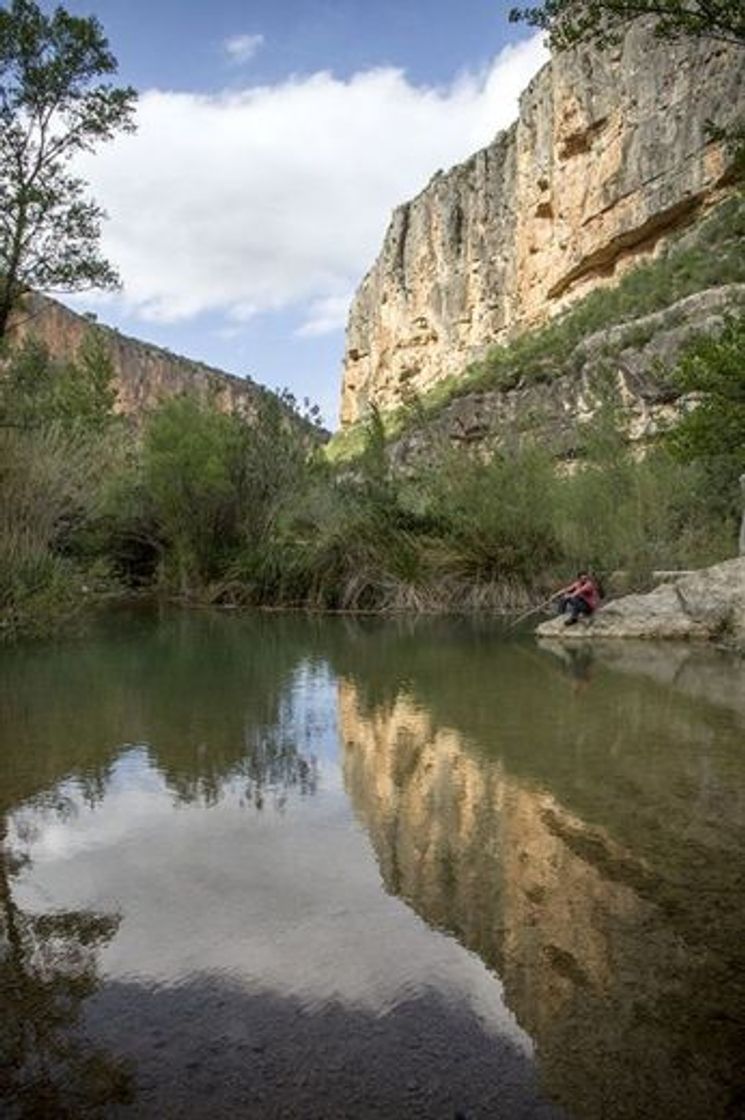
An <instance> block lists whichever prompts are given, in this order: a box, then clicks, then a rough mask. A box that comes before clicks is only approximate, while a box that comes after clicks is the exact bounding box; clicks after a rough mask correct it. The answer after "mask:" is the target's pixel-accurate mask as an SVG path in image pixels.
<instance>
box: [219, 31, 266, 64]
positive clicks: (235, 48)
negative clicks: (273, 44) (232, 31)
mask: <svg viewBox="0 0 745 1120" xmlns="http://www.w3.org/2000/svg"><path fill="white" fill-rule="evenodd" d="M263 45H264V36H263V35H233V36H232V37H231V38H230V39H226V40H225V42H224V43H223V49H224V50H225V53H226V54H227V56H228V58H229V59H230V61H231V62H234V63H236V64H237V65H241V64H242V63H244V62H249V61H250V60H251V59H252V58H253V56H254V55H255V54H256V52H257V51H258V50H259V48H260V47H263Z"/></svg>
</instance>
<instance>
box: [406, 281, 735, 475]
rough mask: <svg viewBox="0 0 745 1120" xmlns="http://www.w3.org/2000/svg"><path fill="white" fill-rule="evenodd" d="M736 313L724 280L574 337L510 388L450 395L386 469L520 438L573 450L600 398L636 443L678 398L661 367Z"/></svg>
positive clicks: (665, 418)
mask: <svg viewBox="0 0 745 1120" xmlns="http://www.w3.org/2000/svg"><path fill="white" fill-rule="evenodd" d="M744 310H745V284H729V285H724V286H722V287H721V288H710V289H708V290H707V291H704V292H697V293H696V294H695V295H691V296H687V297H686V298H685V299H682V300H678V301H677V302H676V303H674V304H672V305H671V306H670V307H668V308H666V309H665V310H664V311H657V312H655V313H654V314H651V315H645V316H642V317H641V318H639V319H634V320H631V321H630V322H627V323H623V324H620V325H618V326H614V327H610V328H608V329H607V330H603V331H598V332H597V333H595V334H592V335H590V336H589V337H587V338H585V339H583V341H582V342H581V343H580V344H579V345H578V346H577V347H576V349H575V350H574V351H573V353H572V354H571V355H570V356H569V358H568V360H567V361H566V362H565V363H563V365H562V366H561V367H560V368H559V369H558V370H557V369H555V368H554V367H553V366H552V365H551V364H550V363H549V364H548V365H547V366H546V370H545V373H544V374H543V375H542V376H541V377H540V378H536V377H534V378H532V379H528V378H525V379H522V380H519V381H518V383H517V384H516V385H515V386H514V387H513V388H511V389H491V390H481V391H477V392H471V393H465V394H463V395H462V396H456V397H454V398H453V399H452V400H451V401H450V402H449V403H448V404H446V405H445V406H444V407H443V408H442V409H440V410H439V411H438V412H437V413H436V414H435V415H434V416H433V417H431V418H430V419H429V420H428V422H427V424H426V426H414V427H412V428H410V429H409V430H408V431H405V432H404V433H403V435H401V436H399V437H398V438H396V439H395V440H393V441H392V443H391V445H390V451H389V454H390V456H391V460H392V462H393V463H394V465H395V466H397V467H399V468H404V469H405V468H407V467H409V466H411V465H413V464H415V463H416V462H417V461H421V460H425V459H427V458H428V457H431V456H433V455H436V454H437V453H438V452H439V451H441V450H442V449H443V447H461V448H462V447H469V446H471V445H476V446H477V447H478V448H479V450H480V451H487V452H494V451H498V450H500V449H502V448H504V447H505V446H508V445H510V444H512V445H514V444H515V442H516V441H518V442H519V441H520V440H521V439H522V438H523V437H526V436H527V437H530V438H531V439H535V438H536V437H537V438H539V439H540V441H541V443H542V445H543V446H544V447H550V448H551V450H552V452H553V453H554V454H555V455H557V456H558V457H559V458H565V459H574V458H578V457H580V456H581V454H582V438H583V437H582V429H583V425H584V424H586V423H588V422H589V421H591V420H592V419H593V417H594V416H596V414H597V412H598V410H599V409H600V408H601V407H602V405H603V403H604V402H606V401H607V400H608V399H609V397H611V398H612V399H613V400H615V401H616V402H617V404H618V405H619V406H620V414H621V415H622V416H623V422H624V424H625V427H626V431H625V434H626V437H627V438H628V439H629V440H630V441H631V442H632V443H636V444H640V445H642V444H644V442H645V441H648V440H652V439H653V438H654V437H655V436H656V435H658V434H659V433H660V432H661V431H663V430H664V429H665V428H666V427H669V426H670V425H671V424H672V423H673V422H674V421H675V419H676V418H677V417H678V416H679V414H680V410H681V408H684V407H685V406H686V401H685V400H681V399H680V398H679V396H678V394H677V393H676V392H675V391H674V390H673V389H672V388H671V385H670V384H669V382H668V381H667V380H666V374H665V369H666V368H667V367H669V366H670V365H671V364H672V363H673V362H674V359H675V358H676V357H677V356H678V354H679V353H680V352H681V350H682V349H683V348H684V347H685V346H686V344H687V343H688V342H690V340H691V338H692V337H693V336H694V335H696V334H699V333H706V334H714V333H716V332H717V331H718V330H719V329H720V328H721V327H722V325H723V323H724V321H725V317H726V315H727V314H730V313H735V312H738V311H739V312H742V311H744Z"/></svg>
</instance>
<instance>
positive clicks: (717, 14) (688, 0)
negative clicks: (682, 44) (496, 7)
mask: <svg viewBox="0 0 745 1120" xmlns="http://www.w3.org/2000/svg"><path fill="white" fill-rule="evenodd" d="M641 16H649V17H651V18H652V19H654V21H655V33H656V35H657V36H658V37H659V38H660V39H668V40H671V39H680V38H682V37H690V38H694V39H714V40H716V41H717V42H723V43H733V44H735V45H737V46H745V14H743V8H742V4H741V2H740V0H580V2H579V3H578V2H577V0H544V2H543V3H542V4H540V5H539V6H536V7H530V8H513V9H512V11H511V12H510V20H511V21H513V22H517V21H520V20H524V21H525V22H527V23H529V24H530V25H531V26H533V27H539V28H541V29H542V30H544V31H548V32H549V36H550V40H551V46H552V47H554V48H555V49H557V50H563V49H565V48H567V47H572V46H574V45H575V43H583V42H588V41H596V42H599V43H607V42H615V40H616V38H617V36H618V35H619V33H621V32H622V31H623V30H624V29H625V28H626V27H627V25H628V24H629V23H631V22H632V21H633V20H636V19H639V18H640V17H641Z"/></svg>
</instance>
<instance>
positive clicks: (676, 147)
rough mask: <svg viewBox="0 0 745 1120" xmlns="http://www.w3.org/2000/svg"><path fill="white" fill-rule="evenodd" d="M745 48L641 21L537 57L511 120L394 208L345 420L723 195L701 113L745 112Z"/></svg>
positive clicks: (425, 378) (357, 341) (346, 393)
mask: <svg viewBox="0 0 745 1120" xmlns="http://www.w3.org/2000/svg"><path fill="white" fill-rule="evenodd" d="M742 53H743V52H741V51H740V52H739V53H738V52H737V51H736V50H735V49H734V48H732V49H730V48H727V47H725V46H723V45H721V44H714V43H705V42H699V43H692V42H685V43H679V44H670V43H664V42H660V41H658V40H656V39H655V38H654V37H653V36H652V35H651V33H650V29H649V27H648V26H647V25H645V24H644V23H640V24H638V25H637V26H635V27H634V28H633V29H632V30H631V31H630V33H629V34H628V36H627V37H626V39H625V41H624V42H623V44H622V45H619V46H618V47H616V48H612V49H608V50H605V51H600V50H598V49H597V48H594V47H587V46H584V47H579V48H575V49H574V50H572V51H569V52H566V53H563V54H560V55H558V56H557V57H555V58H554V59H553V60H552V62H551V63H549V64H548V65H547V66H546V67H544V69H543V70H542V71H541V72H540V73H539V74H538V75H537V76H536V78H535V79H534V80H533V82H532V83H531V85H530V86H529V87H528V89H527V90H526V91H525V93H524V94H523V96H522V99H521V102H520V112H519V118H518V120H517V122H516V123H515V124H514V125H513V126H512V127H511V128H510V129H509V130H507V131H506V132H503V133H501V134H499V135H498V136H497V137H496V139H495V140H494V142H493V143H492V144H490V145H489V146H488V147H487V148H484V149H483V150H482V151H480V152H478V153H477V154H476V155H474V156H473V157H472V158H471V159H469V160H468V161H467V162H465V163H463V164H461V165H460V166H458V167H455V168H454V169H453V170H451V171H449V172H448V173H447V174H438V175H436V176H435V178H434V179H433V180H432V182H431V183H430V184H429V186H427V187H426V189H425V190H424V191H423V192H422V193H421V194H420V195H419V196H418V197H417V198H415V199H414V200H413V201H411V202H408V203H406V204H404V205H403V206H401V207H399V209H398V210H396V212H395V213H394V215H393V219H392V221H391V224H390V227H389V229H388V232H387V235H386V238H385V242H384V245H383V248H382V251H381V254H380V256H379V258H378V260H377V261H376V263H375V264H374V266H373V268H372V269H371V271H370V272H369V273H368V275H367V277H366V278H365V280H364V281H363V283H362V285H361V288H360V290H359V292H358V293H357V296H356V298H355V301H354V303H353V305H352V309H351V312H350V318H349V325H348V334H347V350H346V358H345V372H344V383H343V392H342V403H341V420H342V424H345V425H346V424H349V423H352V422H354V421H355V420H356V419H358V418H359V417H360V416H361V415H363V414H364V411H365V408H366V406H367V405H368V404H369V403H371V402H374V403H376V404H378V405H380V406H382V407H389V406H393V405H395V404H397V403H398V402H399V401H400V400H401V398H402V391H404V390H405V388H408V389H415V390H416V391H422V390H426V389H427V388H428V387H430V386H431V385H432V384H434V383H435V382H437V381H438V380H440V379H442V378H443V377H445V376H448V375H452V374H456V375H457V374H459V373H460V372H461V371H462V370H463V369H464V367H465V365H466V363H467V362H468V361H469V360H472V359H473V358H475V357H477V356H478V355H479V354H481V353H483V351H484V349H485V348H486V347H488V345H490V344H492V343H494V342H499V341H504V340H505V339H507V338H508V337H510V335H511V334H513V333H514V332H515V331H517V330H519V329H521V328H524V327H528V326H530V325H534V324H537V323H540V322H542V321H544V320H546V319H547V318H549V317H550V316H552V315H554V314H555V313H556V312H558V311H560V310H561V309H563V308H565V307H566V306H567V305H568V304H569V303H570V302H572V301H574V300H576V299H577V298H578V297H580V296H582V295H584V294H586V293H587V292H588V291H589V290H591V289H592V288H594V287H597V286H598V285H601V284H607V283H612V282H613V280H614V278H616V277H617V276H618V275H619V274H620V273H621V272H622V271H623V270H624V269H625V268H627V267H628V266H629V265H630V264H631V263H633V262H634V261H637V260H639V259H640V258H642V257H644V256H648V255H650V254H653V253H654V252H655V251H656V250H657V249H658V248H659V246H660V245H661V244H663V243H664V242H665V240H666V239H667V238H668V237H669V235H670V234H671V233H673V232H677V231H678V230H679V229H680V228H682V227H683V226H684V225H686V224H687V223H688V222H690V221H692V220H693V219H695V218H696V217H697V216H698V215H699V214H700V213H701V212H702V211H704V210H705V209H707V208H708V207H709V206H710V205H711V204H712V203H713V202H715V201H716V200H717V199H718V198H719V197H721V194H722V192H723V191H724V190H726V186H727V178H728V158H727V155H726V152H725V151H724V149H723V147H722V145H720V144H717V143H715V142H713V141H712V140H711V138H710V136H709V133H708V131H707V121H709V120H715V121H717V122H718V123H720V124H726V123H728V122H729V121H731V120H733V119H734V118H735V116H736V115H737V114H738V113H740V112H742V111H743V110H745V81H743V78H744V77H745V62H744V61H743V57H742Z"/></svg>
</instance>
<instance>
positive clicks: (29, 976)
mask: <svg viewBox="0 0 745 1120" xmlns="http://www.w3.org/2000/svg"><path fill="white" fill-rule="evenodd" d="M7 824H8V822H7V817H3V818H2V823H1V824H0V927H1V928H0V1054H1V1055H2V1060H1V1063H0V1098H2V1101H3V1105H4V1112H3V1115H6V1116H8V1117H9V1118H13V1120H15V1118H18V1120H34V1118H36V1117H39V1118H42V1117H44V1118H47V1117H54V1118H55V1120H63V1118H66V1117H70V1118H77V1117H79V1116H81V1115H83V1114H85V1115H95V1114H96V1113H97V1112H98V1111H99V1110H100V1109H102V1108H104V1106H106V1105H109V1104H121V1103H126V1102H127V1101H129V1100H130V1099H131V1095H132V1072H131V1070H130V1069H129V1068H128V1066H127V1064H126V1063H124V1062H122V1061H120V1060H117V1059H116V1058H114V1057H113V1056H112V1055H110V1054H109V1053H108V1052H107V1051H106V1050H105V1049H103V1048H102V1047H97V1046H94V1045H92V1044H91V1043H90V1041H89V1040H88V1039H86V1038H85V1037H84V1035H83V1034H82V1033H81V1031H80V1030H79V1026H80V1019H81V1013H82V1006H83V1004H84V1002H85V1001H86V1000H87V999H88V998H89V997H90V996H91V995H92V994H93V993H94V992H95V991H97V990H98V989H99V988H100V986H101V980H100V977H99V975H98V954H99V951H100V950H101V949H102V948H103V946H104V945H106V944H107V943H108V942H109V941H111V939H112V938H113V937H114V935H115V933H116V931H117V929H118V928H119V923H120V916H119V915H118V914H101V913H95V912H93V911H86V910H65V911H56V912H52V913H32V912H29V911H25V910H23V909H22V908H21V907H20V906H18V905H17V903H16V901H15V899H14V894H13V880H14V879H15V878H16V876H17V875H18V874H19V872H21V871H22V870H26V869H27V868H28V865H29V859H28V856H27V854H25V853H21V854H18V853H16V852H14V851H13V850H11V848H10V845H9V841H8V827H7Z"/></svg>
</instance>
